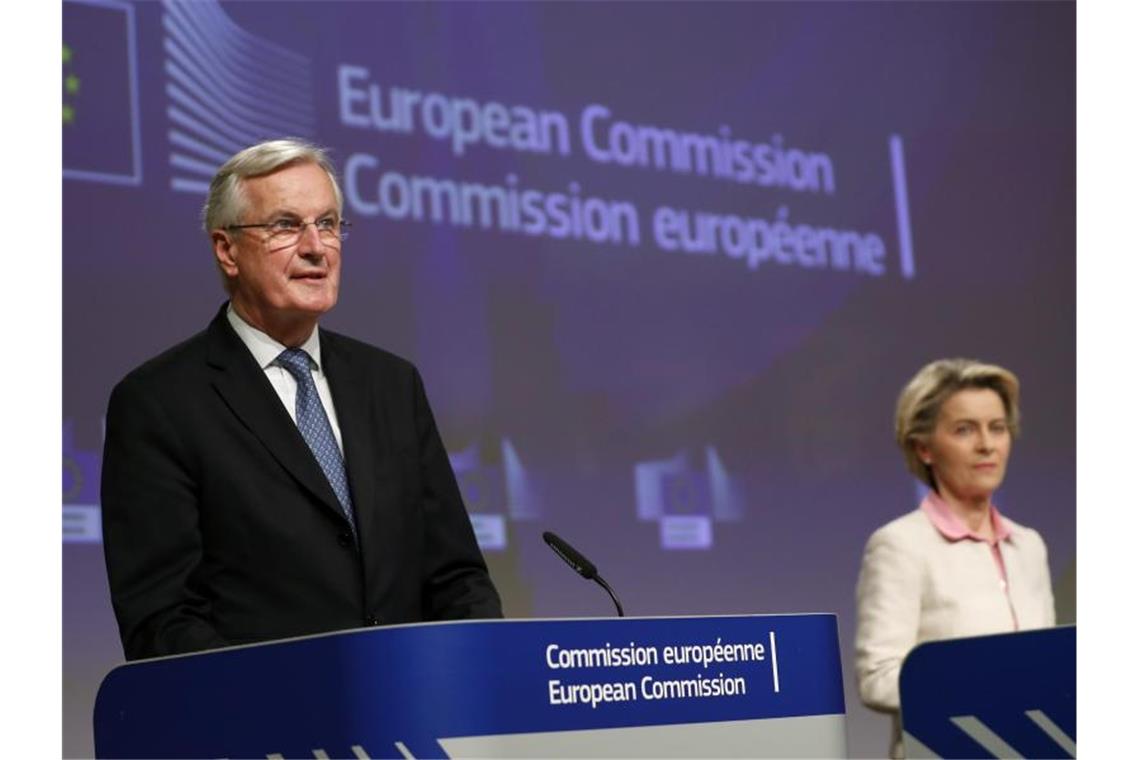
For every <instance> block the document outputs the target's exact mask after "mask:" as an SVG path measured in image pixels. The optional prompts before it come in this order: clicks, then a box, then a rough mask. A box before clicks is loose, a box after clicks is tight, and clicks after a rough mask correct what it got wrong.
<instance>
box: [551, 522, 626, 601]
mask: <svg viewBox="0 0 1140 760" xmlns="http://www.w3.org/2000/svg"><path fill="white" fill-rule="evenodd" d="M542 540H543V541H545V542H546V545H547V546H549V547H550V548H551V549H552V550H554V553H555V554H557V555H558V556H559V557H561V558H562V559H563V561H564V562H565V563H566V564H567V565H569V566H570V567H572V568H574V572H576V573H578V575H580V576H582V577H583V578H585V579H586V580H588V581H594V582H595V583H597V584H598V585H599V586H601V587H602V588H604V589H605V590H606V593H607V594H609V595H610V599H612V600H613V602H614V606H615V607H617V614H618V617H625V610H623V609H622V608H621V602H619V601H618V598H617V594H615V593H614V590H613V589H612V588H610V584H608V583H606V581H605V579H604V578H603V577H602V576H600V575H598V568H596V567H594V563H593V562H591V561H590V560H588V559H586V557H585V556H583V555H582V553H581V552H579V551H578V550H577V549H575V548H574V547H573V546H571V545H570V544H568V543H566V542H565V541H563V540H562V539H561V538H559V537H558V536H556V535H554V534H553V533H551V532H550V531H545V532H544V533H543V534H542Z"/></svg>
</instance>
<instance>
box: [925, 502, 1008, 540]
mask: <svg viewBox="0 0 1140 760" xmlns="http://www.w3.org/2000/svg"><path fill="white" fill-rule="evenodd" d="M921 509H922V511H923V512H925V513H926V516H927V518H929V520H930V522H931V523H932V524H933V525H934V527H935V528H936V529H937V530H938V532H939V533H941V534H942V535H943V536H944V537H945V538H946V539H947V540H950V541H959V540H961V539H963V538H968V539H970V540H972V541H986V538H985V537H984V536H982V535H980V534H978V533H975V532H974V531H972V530H970V529H969V528H967V527H966V525H965V524H964V523H963V522H962V521H961V520H959V519H958V516H957V515H955V514H954V513H953V512H952V511H951V510H950V505H949V504H947V503H946V500H945V499H943V498H942V497H941V496H939V495H938V494H936V493H934V492H933V491H931V492H930V493H928V494H927V495H926V498H925V499H923V500H922V504H921ZM990 522H991V524H992V525H993V528H994V543H997V542H998V541H1007V540H1009V538H1010V535H1011V533H1010V530H1009V524H1008V523H1007V522H1006V521H1005V520H1003V519H1002V516H1001V514H1000V513H999V512H998V509H997V507H996V506H993V505H992V504H991V505H990Z"/></svg>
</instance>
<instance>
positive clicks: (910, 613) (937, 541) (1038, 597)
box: [855, 494, 1056, 757]
mask: <svg viewBox="0 0 1140 760" xmlns="http://www.w3.org/2000/svg"><path fill="white" fill-rule="evenodd" d="M931 499H938V497H937V496H936V495H934V494H931V495H930V496H928V497H927V501H930V500H931ZM923 507H926V508H927V509H930V508H931V506H930V505H929V504H927V502H924V503H923ZM923 507H920V508H918V509H916V510H914V511H913V512H910V513H909V514H906V515H903V516H902V517H899V518H897V519H895V520H892V521H891V522H889V523H887V524H886V525H884V526H883V527H881V528H879V529H878V530H876V531H875V532H874V533H872V534H871V538H870V539H868V541H867V547H866V548H865V549H864V550H863V565H862V568H861V570H860V571H859V582H858V585H857V587H856V592H855V599H856V627H855V676H856V680H857V681H858V684H859V698H860V699H861V700H862V701H863V703H864V704H865V705H867V706H868V707H870V708H871V709H873V710H879V711H882V712H889V713H893V716H894V718H893V721H892V724H893V725H892V729H893V730H892V740H891V757H902V756H903V755H902V736H901V732H900V730H899V722H898V709H899V670H900V668H901V667H902V661H903V658H904V657H906V655H907V653H908V652H909V651H910V650H911V649H912V648H913V647H914V646H915V645H917V644H921V643H923V642H925V641H932V640H935V639H949V638H957V637H961V636H980V635H984V634H990V633H1004V632H1009V631H1015V630H1026V629H1029V628H1046V627H1049V626H1052V625H1054V623H1055V620H1056V617H1055V613H1054V610H1053V589H1052V585H1051V583H1050V580H1049V564H1048V562H1047V558H1046V551H1045V542H1044V541H1043V540H1042V539H1041V536H1040V534H1038V533H1037V531H1035V530H1033V529H1032V528H1027V527H1024V526H1022V525H1018V524H1017V523H1015V522H1014V521H1012V520H1010V519H1008V518H1006V517H1001V518H1000V519H1001V520H1002V521H1003V522H1004V524H1005V526H1006V527H1007V528H1008V529H1009V535H1008V536H1007V537H1006V538H1005V539H1004V540H1001V541H998V544H997V545H998V547H999V549H1000V551H1001V556H1002V561H1003V563H1004V564H1005V570H1006V578H1007V580H1008V589H1007V587H1006V584H1004V583H1003V582H1002V578H1001V571H1000V570H999V568H998V565H997V563H996V561H995V560H994V557H993V552H992V549H991V547H990V545H989V544H988V543H987V542H985V541H978V540H974V539H971V538H968V537H967V538H961V539H958V540H951V539H949V538H947V537H946V536H944V535H943V534H942V533H941V532H940V531H939V530H938V528H937V527H935V525H934V523H933V522H932V520H931V518H930V517H929V516H928V515H927V514H926V513H925V512H924V511H923ZM1007 592H1008V593H1007Z"/></svg>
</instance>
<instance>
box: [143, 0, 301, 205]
mask: <svg viewBox="0 0 1140 760" xmlns="http://www.w3.org/2000/svg"><path fill="white" fill-rule="evenodd" d="M163 8H164V13H163V16H162V26H163V30H164V31H165V37H164V39H163V50H164V52H165V54H166V60H165V63H164V72H165V74H166V97H167V108H166V116H167V118H168V119H169V121H170V130H169V132H168V136H169V139H170V167H171V170H172V174H171V178H170V187H171V189H172V190H178V191H183V192H189V193H194V194H196V195H202V194H204V193H206V191H207V190H208V188H209V182H210V179H211V177H213V175H214V172H216V171H217V168H218V166H219V165H221V164H222V163H224V162H225V161H226V159H228V158H229V157H230V156H231V155H233V154H234V153H237V152H238V151H239V150H241V149H242V148H245V147H246V146H248V145H252V144H254V143H256V142H260V141H261V140H266V139H270V138H274V137H282V136H286V135H288V136H291V137H312V136H313V134H314V133H315V131H316V129H315V125H316V113H315V109H314V106H313V74H312V65H311V63H310V61H309V59H308V58H306V57H305V56H303V55H299V54H298V53H295V52H293V51H291V50H287V49H285V48H283V47H281V46H280V45H277V44H275V43H272V42H269V41H268V40H265V39H262V38H260V37H257V36H256V35H254V34H251V33H249V32H247V31H246V30H245V29H242V28H241V27H239V26H238V25H237V24H235V23H234V22H233V20H232V19H230V17H229V16H227V15H226V13H225V12H224V11H223V10H222V8H221V6H220V5H219V4H218V3H217V2H215V1H214V0H210V1H209V2H194V3H185V2H174V1H173V0H165V2H164V3H163Z"/></svg>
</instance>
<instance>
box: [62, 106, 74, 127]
mask: <svg viewBox="0 0 1140 760" xmlns="http://www.w3.org/2000/svg"><path fill="white" fill-rule="evenodd" d="M73 121H75V109H74V108H72V107H71V106H69V105H67V104H66V103H65V104H64V106H63V123H64V124H70V123H72V122H73Z"/></svg>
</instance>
